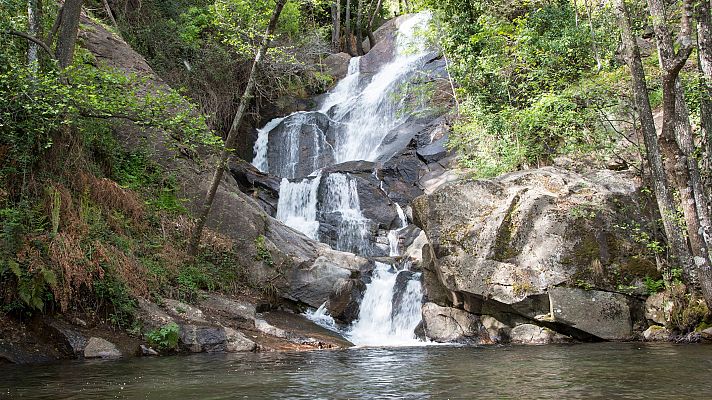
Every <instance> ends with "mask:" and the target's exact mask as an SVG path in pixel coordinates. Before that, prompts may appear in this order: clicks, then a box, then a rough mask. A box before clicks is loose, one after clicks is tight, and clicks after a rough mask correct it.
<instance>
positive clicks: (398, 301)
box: [391, 271, 421, 318]
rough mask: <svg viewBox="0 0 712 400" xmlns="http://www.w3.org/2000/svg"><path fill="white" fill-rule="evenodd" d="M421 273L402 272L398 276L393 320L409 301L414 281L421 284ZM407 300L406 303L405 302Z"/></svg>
mask: <svg viewBox="0 0 712 400" xmlns="http://www.w3.org/2000/svg"><path fill="white" fill-rule="evenodd" d="M420 276H421V274H420V273H417V272H413V271H401V272H399V273H398V275H396V283H395V285H394V286H393V299H392V300H391V317H392V318H393V317H394V316H395V314H396V313H397V312H398V310H400V309H402V308H403V306H404V305H406V304H405V301H407V297H406V296H407V294H408V286H409V285H411V282H412V281H418V282H417V283H420V282H419V281H420ZM404 300H405V301H404ZM418 305H420V304H418Z"/></svg>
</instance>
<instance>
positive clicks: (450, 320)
mask: <svg viewBox="0 0 712 400" xmlns="http://www.w3.org/2000/svg"><path fill="white" fill-rule="evenodd" d="M423 329H424V331H425V336H426V337H427V338H428V339H430V340H433V341H435V342H441V343H453V342H456V343H473V344H480V343H490V338H489V335H488V333H487V330H486V329H485V328H484V327H483V326H482V324H481V323H480V320H479V318H478V317H477V316H476V315H474V314H470V313H468V312H467V311H464V310H460V309H457V308H452V307H441V306H439V305H437V304H435V303H425V304H424V305H423Z"/></svg>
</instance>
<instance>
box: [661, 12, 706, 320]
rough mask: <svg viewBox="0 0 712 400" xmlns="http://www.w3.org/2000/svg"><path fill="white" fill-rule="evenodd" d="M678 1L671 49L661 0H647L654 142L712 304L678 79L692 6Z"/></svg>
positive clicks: (700, 201) (702, 213)
mask: <svg viewBox="0 0 712 400" xmlns="http://www.w3.org/2000/svg"><path fill="white" fill-rule="evenodd" d="M705 1H707V0H705ZM682 4H683V6H682V11H683V13H682V21H681V28H680V35H679V38H678V42H679V43H680V48H679V49H678V50H677V51H675V48H674V45H673V37H672V33H671V24H670V22H669V18H668V16H667V9H666V5H665V3H664V1H663V0H648V8H649V10H650V15H651V16H652V22H653V30H654V31H655V37H656V40H657V43H658V54H659V60H660V68H661V70H662V78H661V80H662V88H663V123H662V125H663V126H662V132H661V134H660V143H661V149H662V151H663V153H664V156H665V159H666V164H667V165H666V169H667V173H668V176H669V177H670V180H671V181H672V182H673V183H674V184H675V185H676V187H677V191H678V194H679V196H680V206H681V208H682V211H683V215H684V218H685V223H686V225H687V236H688V239H689V241H690V246H691V250H692V255H693V256H694V264H695V265H696V266H697V271H696V272H697V273H698V274H699V284H700V286H701V288H702V292H703V295H704V296H705V300H706V301H707V302H708V304H709V305H710V306H712V267H711V265H710V264H711V263H710V258H709V250H708V249H709V248H710V247H711V246H710V245H711V244H712V243H709V240H710V237H709V235H710V233H712V229H711V228H710V224H711V223H710V215H709V212H708V210H707V202H706V200H705V197H706V196H705V193H704V188H703V186H702V179H701V174H700V170H699V166H698V162H697V159H696V158H695V156H694V152H695V146H694V143H693V138H692V128H691V126H690V120H689V111H688V109H687V104H686V103H685V99H684V91H683V89H682V84H681V82H680V71H681V70H682V68H683V67H684V66H685V64H686V63H687V60H688V59H689V57H690V55H691V54H692V50H693V43H692V39H691V31H692V27H691V24H692V4H691V0H684V1H683V3H682ZM705 233H706V234H705Z"/></svg>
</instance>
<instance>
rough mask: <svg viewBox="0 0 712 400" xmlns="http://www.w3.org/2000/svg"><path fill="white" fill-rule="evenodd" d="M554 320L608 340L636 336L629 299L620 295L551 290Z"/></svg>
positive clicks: (591, 291)
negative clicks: (634, 334)
mask: <svg viewBox="0 0 712 400" xmlns="http://www.w3.org/2000/svg"><path fill="white" fill-rule="evenodd" d="M549 298H550V301H551V308H552V310H553V313H554V321H556V322H557V323H563V324H565V325H567V326H570V327H572V328H576V329H577V330H581V331H584V332H586V333H589V334H591V335H593V336H596V337H598V338H601V339H605V340H630V339H631V338H632V335H633V326H632V321H631V311H630V307H629V305H628V301H629V300H628V297H627V296H625V295H623V294H620V293H612V292H602V291H598V290H583V289H578V288H564V287H556V288H551V289H549Z"/></svg>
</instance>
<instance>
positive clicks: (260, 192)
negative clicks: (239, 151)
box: [229, 160, 281, 217]
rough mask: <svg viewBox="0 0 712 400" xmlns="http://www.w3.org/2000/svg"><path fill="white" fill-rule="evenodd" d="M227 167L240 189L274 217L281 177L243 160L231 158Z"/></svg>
mask: <svg viewBox="0 0 712 400" xmlns="http://www.w3.org/2000/svg"><path fill="white" fill-rule="evenodd" d="M229 169H230V173H231V175H232V176H233V178H235V181H236V182H237V184H238V185H239V187H240V190H241V191H242V192H243V193H245V194H247V195H250V196H252V198H254V199H255V200H257V203H258V204H259V205H260V208H262V210H264V212H266V213H267V214H269V215H270V216H272V217H274V216H275V215H276V214H277V204H278V203H279V186H280V182H281V179H280V178H278V177H276V176H273V175H269V174H265V173H263V172H261V171H260V170H258V169H257V168H255V167H254V166H253V165H252V164H250V163H248V162H247V161H244V160H232V161H231V162H230V164H229Z"/></svg>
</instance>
